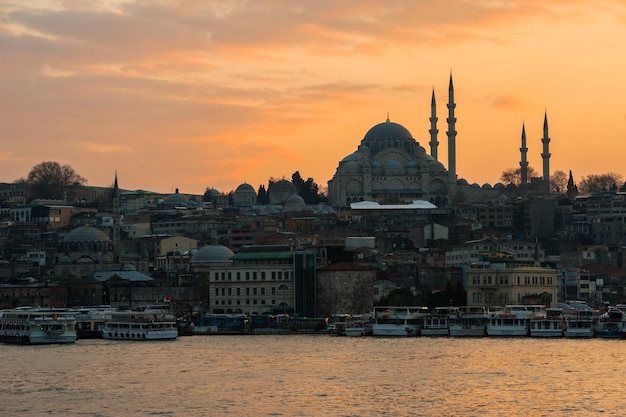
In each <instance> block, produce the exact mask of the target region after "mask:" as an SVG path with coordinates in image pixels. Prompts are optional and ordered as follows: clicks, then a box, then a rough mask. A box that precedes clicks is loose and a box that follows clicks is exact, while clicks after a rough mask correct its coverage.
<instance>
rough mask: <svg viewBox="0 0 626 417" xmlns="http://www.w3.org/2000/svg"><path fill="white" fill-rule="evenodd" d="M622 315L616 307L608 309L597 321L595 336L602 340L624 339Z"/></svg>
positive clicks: (620, 310)
mask: <svg viewBox="0 0 626 417" xmlns="http://www.w3.org/2000/svg"><path fill="white" fill-rule="evenodd" d="M623 319H624V313H623V311H622V309H620V308H617V307H609V309H608V310H607V311H606V313H604V314H602V315H601V316H600V318H599V319H598V324H597V326H596V336H597V337H601V338H604V339H621V338H623V337H624V334H623V333H624V323H623Z"/></svg>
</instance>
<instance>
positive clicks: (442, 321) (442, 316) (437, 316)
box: [421, 307, 458, 336]
mask: <svg viewBox="0 0 626 417" xmlns="http://www.w3.org/2000/svg"><path fill="white" fill-rule="evenodd" d="M457 311H458V308H457V307H436V308H435V310H434V311H433V312H432V313H428V314H426V316H425V317H424V321H423V324H422V329H421V335H422V336H448V335H450V330H449V321H450V316H451V315H453V314H455V313H456V312H457Z"/></svg>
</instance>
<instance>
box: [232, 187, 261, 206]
mask: <svg viewBox="0 0 626 417" xmlns="http://www.w3.org/2000/svg"><path fill="white" fill-rule="evenodd" d="M255 202H256V191H254V188H253V187H252V186H251V185H250V184H246V183H243V184H241V185H240V186H239V187H237V189H236V190H235V192H234V193H233V204H234V205H235V206H236V207H250V206H253V205H254V203H255Z"/></svg>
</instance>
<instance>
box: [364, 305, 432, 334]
mask: <svg viewBox="0 0 626 417" xmlns="http://www.w3.org/2000/svg"><path fill="white" fill-rule="evenodd" d="M427 313H428V308H426V307H419V306H409V307H406V306H405V307H398V306H388V307H374V323H373V324H372V334H373V335H374V336H383V337H407V336H409V337H414V336H419V334H420V328H421V326H422V322H423V319H424V316H425V315H426V314H427Z"/></svg>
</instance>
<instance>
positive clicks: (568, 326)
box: [563, 310, 595, 338]
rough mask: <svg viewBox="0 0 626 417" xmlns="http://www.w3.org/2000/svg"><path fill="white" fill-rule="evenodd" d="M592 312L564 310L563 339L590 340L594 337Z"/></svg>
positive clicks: (593, 316)
mask: <svg viewBox="0 0 626 417" xmlns="http://www.w3.org/2000/svg"><path fill="white" fill-rule="evenodd" d="M594 313H595V312H594V310H566V311H565V312H564V313H563V318H564V320H565V330H564V334H565V337H568V338H590V337H593V336H594V335H595V332H594V329H593V328H594V323H595V314H594Z"/></svg>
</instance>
